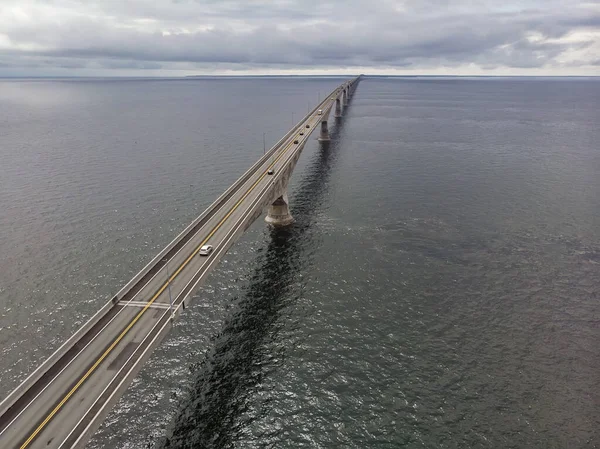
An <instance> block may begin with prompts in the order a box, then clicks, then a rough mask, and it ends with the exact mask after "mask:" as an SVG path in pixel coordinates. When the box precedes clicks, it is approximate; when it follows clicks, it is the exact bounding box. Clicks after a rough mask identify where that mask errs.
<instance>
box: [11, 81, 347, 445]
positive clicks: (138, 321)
mask: <svg viewBox="0 0 600 449" xmlns="http://www.w3.org/2000/svg"><path fill="white" fill-rule="evenodd" d="M347 85H348V83H344V85H342V86H340V87H338V88H337V89H336V90H334V91H333V92H332V93H331V94H330V95H329V96H328V97H327V98H326V99H325V100H324V101H323V102H322V103H321V104H320V105H318V106H317V107H316V108H315V109H314V110H313V111H312V112H311V113H309V114H308V115H307V116H306V117H305V118H304V119H303V120H302V121H301V122H299V123H298V125H297V126H296V127H294V129H293V130H291V131H290V132H289V133H288V134H287V135H286V137H284V138H283V139H282V140H281V141H280V142H279V143H278V144H276V146H275V147H273V148H272V149H271V150H270V151H269V152H268V153H267V155H265V156H264V157H263V158H262V159H261V160H260V161H259V162H257V164H255V166H253V167H252V168H251V169H250V170H249V171H248V172H246V174H245V175H244V176H242V177H241V178H240V179H239V180H238V181H237V182H236V183H235V184H234V185H233V186H232V188H230V189H228V191H227V192H226V193H225V194H224V195H222V196H221V197H220V198H219V200H217V201H216V202H215V203H213V205H212V206H211V207H209V209H207V211H205V212H204V214H203V215H201V216H200V217H199V218H198V219H196V220H195V222H194V223H192V225H190V226H188V228H187V229H186V231H184V233H182V234H184V235H183V236H182V235H180V236H179V237H178V239H176V241H174V242H172V244H171V245H170V248H169V247H167V248H166V249H165V250H163V251H162V252H161V254H160V255H159V256H161V257H160V258H158V259H157V258H155V259H154V260H153V262H151V266H147V267H146V268H145V269H144V270H142V271H143V272H140V274H138V276H137V277H136V278H137V279H136V278H134V280H132V282H130V283H129V284H128V286H126V287H127V288H126V291H125V292H124V293H123V294H121V295H117V296H116V297H115V298H113V301H112V302H111V303H110V304H108V305H107V306H105V308H104V309H103V311H102V313H101V314H97V315H98V316H97V317H96V318H94V319H93V322H90V323H89V326H88V327H89V329H85V332H83V330H82V332H81V335H77V338H76V339H73V341H72V342H70V343H69V345H67V346H65V348H63V349H62V350H59V351H58V352H59V353H57V354H56V357H54V358H55V359H56V360H50V361H47V362H46V364H45V365H43V366H42V367H41V369H40V370H38V371H37V372H36V373H34V375H32V377H31V379H29V381H25V382H24V384H23V385H22V386H21V387H19V388H17V390H16V391H15V392H14V393H13V394H11V395H10V396H9V397H8V398H6V400H5V401H3V403H2V404H0V413H1V415H0V448H3V449H4V448H20V449H26V448H70V447H81V446H83V445H84V444H85V443H86V442H87V440H88V439H89V437H90V436H91V435H92V434H93V432H94V431H95V430H96V429H97V427H98V426H99V425H100V424H101V422H102V419H103V417H104V416H105V415H106V414H107V413H108V411H109V410H110V408H111V406H112V405H113V404H114V403H115V402H116V401H117V400H118V398H119V397H120V396H121V394H122V393H123V391H125V389H126V388H127V386H128V385H129V383H130V382H131V380H132V379H133V378H134V377H135V375H136V374H137V372H138V371H139V370H140V369H141V367H142V366H143V363H144V362H145V360H146V359H147V358H148V357H149V356H150V354H151V353H152V350H153V349H154V348H155V347H156V346H157V345H158V343H159V342H160V340H162V338H164V336H165V335H166V334H167V333H168V331H169V330H170V328H171V327H172V325H173V319H174V318H175V316H176V314H178V313H180V311H181V310H182V309H183V308H185V303H186V302H187V301H189V297H190V295H191V293H193V291H194V290H195V289H196V288H197V287H198V285H199V284H200V283H201V282H202V281H203V279H204V278H205V277H206V275H207V274H208V273H209V272H210V271H211V270H212V268H214V266H215V265H216V264H217V263H218V261H219V260H220V258H221V257H222V256H223V255H224V254H225V252H226V251H227V250H228V249H229V247H230V246H231V245H232V244H233V242H234V241H235V240H236V239H237V238H238V237H239V235H241V233H243V231H244V230H245V229H246V228H247V227H248V226H249V223H251V222H252V221H254V219H256V212H257V210H259V209H262V206H261V204H264V201H265V199H267V200H268V198H269V193H270V189H271V188H272V186H273V185H274V180H275V179H276V178H277V175H278V173H279V172H282V171H284V170H285V169H286V165H287V164H290V161H291V160H292V159H293V158H294V156H296V158H297V156H298V154H296V153H298V152H299V151H301V149H302V147H303V145H304V143H305V142H306V140H307V139H308V138H309V136H310V134H311V133H312V131H313V130H315V129H318V128H319V125H320V121H321V119H322V118H323V117H322V116H321V115H318V113H317V110H318V109H323V110H325V114H324V115H328V113H329V110H330V109H331V107H332V105H335V98H336V97H338V96H339V95H340V94H341V89H342V87H345V86H347ZM307 125H308V127H309V128H307V127H306V126H307ZM300 131H303V135H300ZM269 169H273V171H274V175H270V174H268V171H269ZM205 244H210V245H212V246H213V247H214V251H213V252H212V253H211V254H210V255H209V256H200V255H199V254H198V252H199V250H200V247H201V246H202V245H205ZM149 265H150V264H149ZM122 292H123V290H122ZM50 362H52V363H50Z"/></svg>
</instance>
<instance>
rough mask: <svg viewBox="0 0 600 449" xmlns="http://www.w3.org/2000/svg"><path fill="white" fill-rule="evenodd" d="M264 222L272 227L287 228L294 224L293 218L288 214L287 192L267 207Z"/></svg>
mask: <svg viewBox="0 0 600 449" xmlns="http://www.w3.org/2000/svg"><path fill="white" fill-rule="evenodd" d="M265 221H266V222H267V223H269V224H270V225H273V226H287V225H290V224H292V223H293V222H294V217H292V214H290V208H289V201H288V196H287V192H286V193H284V194H283V195H281V196H280V197H279V198H277V199H276V200H275V202H274V203H273V204H271V206H269V212H268V213H267V216H266V217H265Z"/></svg>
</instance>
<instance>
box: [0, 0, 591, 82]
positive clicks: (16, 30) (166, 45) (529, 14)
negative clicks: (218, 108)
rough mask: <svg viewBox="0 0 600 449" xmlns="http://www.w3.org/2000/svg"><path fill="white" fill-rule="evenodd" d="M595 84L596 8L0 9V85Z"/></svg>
mask: <svg viewBox="0 0 600 449" xmlns="http://www.w3.org/2000/svg"><path fill="white" fill-rule="evenodd" d="M360 73H363V74H384V75H386V74H387V75H420V74H422V75H500V76H504V75H535V76H538V75H549V76H552V75H557V76H566V75H582V76H589V75H599V76H600V0H560V1H559V0H455V1H450V0H447V1H443V0H318V1H311V0H0V76H110V75H114V76H188V75H248V74H251V75H264V74H266V75H276V74H281V75H287V74H299V75H319V74H324V75H334V74H341V75H350V74H360Z"/></svg>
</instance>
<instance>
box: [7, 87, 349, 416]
mask: <svg viewBox="0 0 600 449" xmlns="http://www.w3.org/2000/svg"><path fill="white" fill-rule="evenodd" d="M339 89H340V88H339V87H337V88H335V89H333V90H332V91H331V92H330V93H329V95H327V97H326V98H325V99H324V100H323V101H322V102H321V103H319V104H318V105H317V106H316V107H315V108H313V109H312V110H311V111H310V112H308V113H307V114H306V115H305V116H304V117H303V118H302V119H301V120H300V121H299V122H298V123H303V122H305V121H306V120H307V119H308V118H309V117H310V116H312V115H314V114H315V113H316V112H317V111H318V110H319V109H321V108H322V106H323V104H325V102H326V101H328V99H329V97H331V95H332V94H334V93H336V91H339ZM298 128H299V125H298V124H296V125H295V126H294V127H293V128H292V129H291V130H289V131H288V132H287V133H286V134H285V135H284V136H283V137H282V138H281V139H279V141H277V143H276V144H275V145H273V146H272V147H271V149H270V150H269V151H267V152H266V153H265V154H264V155H263V156H262V157H261V158H260V159H259V160H258V161H256V163H254V164H253V165H252V166H251V167H250V168H249V169H248V170H247V171H246V172H245V173H244V174H243V175H242V176H241V177H240V178H238V179H237V181H235V182H234V183H233V184H232V185H231V186H230V187H229V188H228V189H227V190H225V192H223V193H222V194H221V195H220V196H219V197H218V198H217V199H216V200H215V201H214V202H213V203H212V204H211V205H210V206H208V208H206V209H205V210H204V212H202V213H201V214H200V215H199V216H198V217H197V218H196V219H195V220H194V221H192V223H190V224H189V225H188V226H187V227H186V228H185V229H184V230H183V231H181V232H180V233H179V235H177V237H175V238H174V239H173V240H172V241H171V242H170V243H169V244H168V245H167V246H165V247H164V248H163V249H162V250H161V251H160V252H159V253H158V254H157V255H156V256H155V257H154V258H153V259H152V260H151V261H150V262H148V263H147V264H146V266H145V267H144V268H142V269H141V270H140V271H139V272H138V273H137V274H136V275H135V276H134V277H133V278H132V279H131V280H130V281H129V282H127V284H125V285H124V286H123V288H121V289H120V290H119V291H118V292H117V294H116V295H114V296H113V297H112V298H111V299H110V300H109V301H108V302H107V303H106V304H104V305H103V306H102V308H101V309H100V310H98V312H96V313H95V314H94V315H93V316H92V317H91V318H90V319H89V320H88V321H87V322H86V323H85V324H83V325H82V326H81V327H80V328H79V329H78V330H77V331H76V332H75V333H74V334H73V335H72V336H71V337H70V338H69V339H68V340H67V341H65V342H64V343H63V344H62V345H61V346H60V347H59V348H58V349H57V350H56V351H54V353H53V354H52V355H51V356H50V357H48V358H47V359H46V360H45V361H44V362H43V363H42V364H41V365H40V366H39V367H38V368H37V369H36V370H35V371H34V372H33V373H31V374H30V375H29V376H28V377H27V378H26V379H25V380H24V381H23V382H22V383H21V384H20V385H19V386H18V387H17V388H15V389H14V390H13V391H12V392H11V393H10V394H9V395H8V396H7V397H6V398H5V399H4V400H3V401H2V402H0V415H2V414H4V413H5V412H6V411H7V410H8V409H9V408H10V407H11V406H12V405H14V404H15V402H16V401H17V400H18V399H19V398H20V397H21V396H22V395H23V393H25V392H26V391H27V390H29V388H31V387H32V386H33V385H34V384H35V383H36V382H37V381H38V380H40V379H41V378H42V377H43V376H44V375H45V374H46V373H47V372H48V371H49V369H50V368H51V367H52V366H53V365H54V364H55V363H57V362H58V361H59V360H60V359H61V358H62V357H63V356H65V355H66V354H67V353H68V352H69V351H70V350H71V349H73V347H74V346H75V345H76V343H77V342H78V341H80V340H81V339H82V338H83V337H84V336H85V334H86V333H87V332H89V331H90V330H91V329H92V328H93V327H94V326H95V325H96V324H98V323H99V322H100V320H101V319H102V318H103V317H104V316H105V315H106V314H107V313H108V311H109V310H111V308H112V307H113V306H115V305H116V304H117V303H118V302H119V300H121V299H122V298H123V297H124V296H125V295H127V293H128V292H129V291H131V290H132V288H133V287H135V286H136V285H137V284H138V282H140V281H141V280H142V279H143V278H144V277H145V276H147V275H148V274H149V273H150V272H151V271H152V270H153V269H154V268H155V267H156V266H157V265H158V264H159V263H160V262H161V261H162V260H163V258H164V257H165V256H167V255H168V254H169V252H170V251H172V250H173V249H174V248H175V247H176V246H177V245H178V244H180V243H182V241H183V240H185V239H186V237H188V235H189V234H190V233H191V231H192V230H194V229H195V228H197V227H198V226H202V224H203V222H206V221H208V220H209V219H210V218H211V217H212V216H213V214H214V213H215V212H216V211H217V210H218V209H219V208H220V207H221V206H223V204H225V203H226V202H227V200H229V198H230V197H231V196H232V195H233V194H234V193H235V192H236V191H237V189H238V188H239V187H240V186H241V185H243V184H244V183H245V182H246V181H248V179H250V177H251V176H252V175H253V174H254V173H255V172H256V170H258V168H259V167H261V166H262V165H263V164H264V163H265V162H266V161H267V160H268V159H269V158H270V157H271V156H272V155H273V154H274V153H275V152H276V151H277V150H278V148H279V147H280V146H281V144H282V143H284V142H285V141H286V140H287V139H289V138H290V137H291V136H292V135H293V134H294V133H296V132H297V131H298ZM190 237H191V236H190Z"/></svg>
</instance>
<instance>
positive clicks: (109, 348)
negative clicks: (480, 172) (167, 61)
mask: <svg viewBox="0 0 600 449" xmlns="http://www.w3.org/2000/svg"><path fill="white" fill-rule="evenodd" d="M292 142H293V141H292ZM292 145H293V143H290V144H288V145H287V146H286V147H285V148H284V149H283V150H280V154H279V156H277V159H275V160H274V161H273V162H272V163H271V164H270V165H269V166H268V168H267V171H268V170H269V169H270V168H271V167H273V166H274V165H275V164H276V163H277V161H279V159H281V157H283V155H284V154H285V153H286V152H287V150H288V149H289V148H290V147H291V146H292ZM267 171H265V172H263V174H262V175H261V176H260V177H259V178H258V179H257V180H256V182H255V183H254V184H253V185H252V186H251V187H250V188H249V189H248V190H247V191H246V193H245V194H244V196H243V197H242V198H241V199H240V200H239V201H238V202H237V203H236V204H235V206H233V208H231V210H230V211H229V213H227V215H226V216H225V217H224V218H223V219H222V220H221V221H220V222H219V224H217V226H215V227H214V228H213V230H212V231H211V232H210V234H208V237H206V238H205V239H204V240H203V241H202V243H200V245H198V246H197V248H196V249H195V250H194V251H193V252H192V254H191V255H190V256H189V257H188V258H187V259H186V260H185V262H183V263H182V264H181V265H180V266H179V268H178V269H177V271H175V273H173V275H172V276H171V277H170V278H169V279H168V280H167V282H165V284H164V285H163V286H162V287H161V288H160V289H159V290H158V292H157V293H156V294H155V295H154V296H153V297H152V299H151V300H150V301H148V303H147V304H146V305H145V306H144V308H143V309H142V310H141V311H140V312H139V313H138V314H137V315H136V317H135V318H134V319H133V320H132V321H131V322H130V323H129V325H128V326H127V327H126V328H125V329H124V330H123V331H122V332H121V334H120V335H119V336H118V337H117V338H116V339H115V341H113V343H112V344H111V345H110V346H109V347H108V348H107V349H106V351H104V353H103V354H102V355H101V356H100V358H99V359H98V360H96V362H95V363H94V364H93V365H92V366H91V367H90V369H88V371H87V372H86V373H85V374H84V375H83V377H81V379H79V381H78V382H77V383H76V384H75V386H73V388H71V390H70V391H69V392H68V393H67V395H66V396H65V397H64V398H63V399H62V400H61V401H60V402H59V403H58V405H57V406H56V407H54V409H53V410H52V411H51V412H50V414H49V415H48V416H47V417H46V419H44V421H42V423H41V424H40V425H39V426H38V427H37V429H35V431H34V432H33V433H32V434H31V435H30V436H29V438H27V440H26V441H25V442H24V443H23V444H22V445H21V447H20V449H25V448H26V447H27V446H29V444H30V443H31V442H32V441H33V439H34V438H35V437H36V436H37V435H38V433H40V432H41V431H42V430H43V429H44V427H46V424H48V422H49V421H50V420H51V419H52V418H53V417H54V415H56V413H58V411H59V410H60V409H61V408H62V407H63V405H65V403H66V402H67V401H68V400H69V399H70V398H71V396H72V395H73V394H74V393H75V392H76V391H77V390H78V389H79V387H81V385H82V384H83V383H84V382H85V381H86V380H87V378H88V377H90V376H91V375H92V373H93V372H94V371H95V370H96V368H98V366H99V365H100V364H101V363H102V361H103V360H104V359H105V358H106V357H107V356H108V355H109V354H110V353H111V351H112V350H113V349H114V348H115V346H117V344H119V342H120V341H121V340H122V339H123V338H124V337H125V335H127V333H128V332H129V331H130V330H131V328H132V327H133V326H134V325H135V323H137V322H138V320H139V319H140V318H141V317H142V315H143V314H144V313H145V312H146V310H148V308H149V307H150V306H151V305H152V303H153V302H154V301H156V299H157V298H158V297H159V296H160V295H161V294H162V292H163V291H165V288H167V286H168V285H169V283H170V282H172V281H173V279H175V277H177V275H178V274H179V273H180V272H181V270H183V269H184V268H185V266H186V265H187V264H188V263H189V262H190V260H192V259H193V258H194V256H195V255H196V253H197V252H198V251H199V250H200V248H201V247H202V246H203V245H204V244H205V243H206V242H207V241H208V240H209V239H210V238H211V237H212V236H213V235H214V234H215V232H217V230H218V229H219V228H220V227H221V226H222V225H223V223H224V222H225V220H227V219H228V218H229V217H230V216H231V214H232V213H233V212H234V211H235V210H236V209H237V208H238V207H239V205H240V204H241V203H242V202H243V201H244V200H245V199H246V197H247V196H248V195H249V194H250V192H252V190H254V188H255V187H256V185H257V184H258V183H259V182H260V181H262V180H263V178H264V177H265V176H266V174H267Z"/></svg>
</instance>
